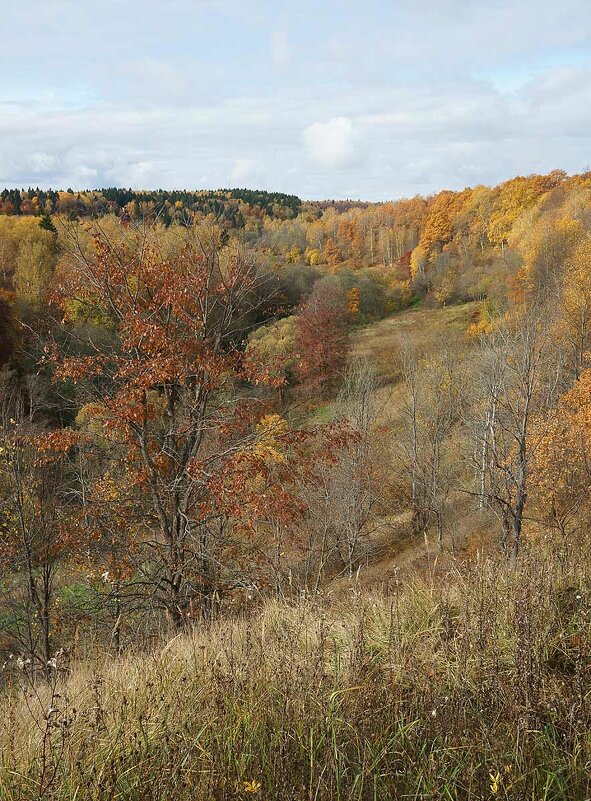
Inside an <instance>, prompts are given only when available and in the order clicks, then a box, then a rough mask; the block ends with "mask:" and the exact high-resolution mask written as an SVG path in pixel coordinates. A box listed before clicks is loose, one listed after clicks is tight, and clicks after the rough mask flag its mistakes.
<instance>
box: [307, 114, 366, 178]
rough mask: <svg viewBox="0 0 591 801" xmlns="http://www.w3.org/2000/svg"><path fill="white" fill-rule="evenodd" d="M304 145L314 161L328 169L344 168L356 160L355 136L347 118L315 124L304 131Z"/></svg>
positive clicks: (335, 118) (334, 118) (337, 118)
mask: <svg viewBox="0 0 591 801" xmlns="http://www.w3.org/2000/svg"><path fill="white" fill-rule="evenodd" d="M304 144H305V145H306V148H307V150H308V154H309V155H310V157H311V158H312V159H314V161H317V162H318V163H320V164H323V165H326V166H328V167H344V166H346V165H348V164H352V163H353V162H354V161H355V160H356V151H355V134H354V131H353V123H352V122H351V120H350V119H349V117H333V118H332V119H331V120H329V121H328V122H315V123H314V124H313V125H310V126H309V127H308V128H306V130H305V131H304Z"/></svg>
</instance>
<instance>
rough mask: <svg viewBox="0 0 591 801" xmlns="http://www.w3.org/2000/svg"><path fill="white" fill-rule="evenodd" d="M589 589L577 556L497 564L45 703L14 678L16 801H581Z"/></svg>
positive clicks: (174, 644) (8, 746)
mask: <svg viewBox="0 0 591 801" xmlns="http://www.w3.org/2000/svg"><path fill="white" fill-rule="evenodd" d="M590 579H591V560H589V558H588V557H587V556H582V555H580V554H577V555H576V556H575V555H566V554H560V555H551V556H549V557H547V558H541V557H536V558H534V557H528V558H526V559H524V560H523V562H522V564H521V566H520V567H519V568H518V569H517V570H515V571H510V570H509V569H508V568H506V567H505V566H504V565H502V564H500V563H498V562H495V561H491V560H487V561H482V562H477V563H474V564H473V565H471V566H469V567H465V568H463V569H462V570H461V571H460V570H459V569H457V570H453V571H451V572H450V573H449V575H447V576H446V577H441V576H438V577H431V578H429V577H428V578H427V579H424V580H419V579H415V580H414V581H413V582H412V583H410V584H408V585H406V586H402V585H401V584H399V583H397V582H396V581H392V582H391V583H390V587H389V590H388V591H387V592H386V593H383V594H380V595H371V594H358V593H356V592H354V590H353V589H352V590H351V593H350V597H349V599H346V600H339V601H332V602H331V601H330V600H329V599H326V598H325V599H318V600H310V601H303V602H302V603H300V604H295V605H294V604H287V603H283V602H269V603H267V604H266V605H265V606H264V607H263V608H262V609H261V610H260V611H259V612H257V614H256V615H255V616H253V617H250V618H246V617H244V618H234V619H221V620H219V621H217V622H215V623H214V624H212V625H211V626H210V627H209V628H207V629H202V630H195V631H194V632H193V633H192V634H185V635H182V636H179V637H177V638H175V639H173V640H171V641H170V642H169V643H168V644H166V645H164V646H163V647H162V648H160V649H158V650H157V651H156V652H153V653H150V654H145V653H142V652H141V651H138V652H137V653H135V654H130V655H127V656H125V657H123V658H121V659H114V658H112V657H110V656H108V655H103V656H102V657H101V656H100V655H97V656H96V658H95V659H94V660H93V661H89V662H85V663H81V664H75V665H73V666H72V667H71V669H70V670H68V671H63V672H60V671H57V672H54V678H53V679H52V681H51V682H50V683H49V684H47V683H43V682H37V683H34V682H32V681H31V680H29V679H27V678H26V677H25V675H24V672H23V671H19V670H18V669H15V670H14V671H12V678H13V679H14V684H13V686H12V688H11V689H10V690H9V691H7V692H6V697H5V700H4V705H3V707H4V716H3V719H2V721H1V723H0V751H1V757H0V798H1V799H10V800H11V801H16V799H37V798H44V799H63V800H64V801H65V800H66V799H68V800H72V801H73V799H77V801H80V800H81V799H97V801H98V799H101V801H102V799H130V800H131V799H137V801H148V800H149V801H156V799H158V801H165V799H168V800H170V801H172V800H173V799H174V801H189V799H191V801H201V800H203V801H210V799H219V800H220V801H221V799H236V798H247V797H249V796H253V797H257V796H258V797H259V798H261V799H277V801H279V799H281V801H289V800H290V799H309V800H312V799H317V800H318V801H321V800H322V799H360V800H361V799H380V801H381V800H382V799H393V800H394V799H471V800H473V801H476V799H489V798H503V799H515V801H524V800H525V799H532V800H534V799H535V801H539V800H540V799H544V800H545V801H557V800H558V799H563V800H564V801H566V800H567V799H568V801H579V800H580V801H583V799H588V798H589V797H590V795H591V739H590V738H591V704H590V703H589V701H590V698H591V696H590V692H591V670H590V668H591V665H590V661H589V660H590V654H589V649H590V646H591V631H590V628H591V584H590ZM49 710H51V711H49Z"/></svg>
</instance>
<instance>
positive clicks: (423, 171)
mask: <svg viewBox="0 0 591 801" xmlns="http://www.w3.org/2000/svg"><path fill="white" fill-rule="evenodd" d="M0 4H1V6H2V13H1V15H0V18H1V25H0V31H1V33H2V46H1V48H0V186H7V187H22V186H24V187H28V186H29V185H32V186H39V187H43V188H47V187H53V188H64V189H65V188H68V187H71V188H73V189H76V190H82V189H85V188H98V187H104V186H126V187H127V186H130V187H133V188H136V189H148V188H151V189H156V188H164V189H172V188H185V189H216V188H221V187H249V188H253V189H268V190H275V191H281V192H289V193H293V194H297V195H299V196H300V197H302V198H305V199H322V198H352V199H364V200H374V201H380V200H386V199H395V198H399V197H408V196H412V195H415V194H417V193H420V194H430V193H433V192H436V191H438V190H440V189H443V188H451V189H459V188H462V187H464V186H474V185H476V184H481V183H484V184H495V183H498V182H499V181H501V180H505V179H507V178H509V177H511V176H514V175H527V174H530V173H534V172H549V171H550V170H552V169H557V168H560V169H564V170H566V171H567V172H570V173H573V172H581V171H583V170H585V169H588V168H589V167H590V166H591V0H551V1H550V0H405V2H401V1H400V0H297V2H296V0H274V2H268V0H250V2H248V0H242V2H239V1H238V0H221V1H218V0H100V2H99V1H98V0H28V1H27V2H26V3H25V2H20V3H16V2H11V1H10V0H0Z"/></svg>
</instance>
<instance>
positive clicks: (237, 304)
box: [47, 228, 266, 626]
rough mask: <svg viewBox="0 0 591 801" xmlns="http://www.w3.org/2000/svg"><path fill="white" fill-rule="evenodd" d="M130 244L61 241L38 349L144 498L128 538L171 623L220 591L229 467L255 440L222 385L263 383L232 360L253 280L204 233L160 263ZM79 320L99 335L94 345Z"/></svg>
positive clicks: (244, 414)
mask: <svg viewBox="0 0 591 801" xmlns="http://www.w3.org/2000/svg"><path fill="white" fill-rule="evenodd" d="M130 236H131V238H126V239H125V241H122V242H117V241H112V240H107V239H106V238H105V237H104V236H102V235H101V234H100V233H98V234H97V235H96V238H95V246H94V252H90V253H89V252H87V251H86V250H84V249H80V248H76V247H75V244H76V243H75V242H73V243H72V244H71V255H70V258H69V259H68V261H67V262H64V264H63V265H62V267H61V271H60V274H59V276H58V280H57V282H56V286H55V291H54V302H55V303H57V304H58V305H59V306H60V308H61V313H62V314H63V315H64V318H65V322H66V331H67V332H68V333H69V337H68V338H67V339H66V340H64V339H63V337H62V339H61V341H60V342H56V343H54V345H53V347H51V348H48V351H47V360H48V361H49V362H50V363H52V364H54V366H55V377H56V380H57V381H62V382H70V383H72V384H74V385H76V386H77V387H78V391H79V397H80V398H81V400H83V401H84V402H85V403H86V404H90V409H91V411H92V414H93V415H94V417H95V418H96V421H97V423H98V424H99V426H100V428H101V431H102V436H103V437H105V438H107V439H108V440H110V441H115V442H116V443H117V444H118V447H119V448H120V450H121V457H120V458H121V459H122V460H124V462H125V464H126V466H127V470H128V473H127V483H128V485H129V486H136V487H137V488H138V495H140V494H141V495H143V498H144V499H145V502H146V503H145V525H144V530H143V533H142V535H141V536H142V537H143V545H144V546H145V548H146V549H147V551H148V552H149V554H150V564H151V586H152V587H153V592H154V597H155V600H156V601H157V603H159V604H161V605H162V607H163V608H164V609H165V610H166V611H167V613H168V615H169V617H170V619H171V621H172V622H173V623H174V624H175V625H177V626H178V625H181V624H182V623H183V621H185V620H186V619H187V615H189V614H191V610H192V609H193V605H194V604H195V603H197V604H198V605H200V608H201V609H202V610H203V611H206V610H207V607H208V605H209V604H210V603H211V599H212V597H213V594H214V593H215V592H217V591H218V590H219V589H220V586H219V580H220V574H221V572H222V571H223V563H222V560H223V552H224V548H225V547H226V546H227V544H228V541H229V537H230V534H231V530H232V523H231V518H232V510H233V509H234V507H236V502H235V496H234V494H233V493H236V492H238V491H239V487H238V486H234V485H233V484H232V481H231V475H230V465H231V463H232V457H234V456H236V454H237V453H239V452H242V451H243V450H244V449H245V448H246V447H247V445H248V443H250V442H252V440H253V436H255V435H254V434H253V432H252V428H251V423H252V422H253V418H254V419H256V408H257V405H256V403H254V402H253V399H252V398H250V397H249V396H248V393H236V392H235V389H236V385H237V382H239V381H244V380H246V379H249V380H251V381H254V382H257V381H263V380H265V378H266V376H265V375H263V374H262V373H260V372H259V373H255V374H252V373H249V372H248V371H247V370H246V368H245V367H244V364H243V355H242V342H243V339H244V336H245V330H244V327H245V321H246V320H247V319H248V315H249V314H250V313H251V312H252V307H253V298H255V299H256V298H257V297H259V296H260V295H259V293H257V291H256V290H257V288H258V287H259V286H260V283H261V282H262V281H264V280H265V279H264V277H261V275H260V274H259V273H258V272H257V268H256V265H255V263H254V262H253V261H252V260H250V259H249V258H248V257H247V256H246V255H245V253H244V252H243V251H242V250H241V249H239V248H235V247H231V246H226V247H224V246H221V245H220V243H219V239H218V235H217V233H216V232H215V231H208V230H200V231H191V232H189V241H188V242H187V244H186V246H184V247H183V248H182V250H181V251H180V252H179V253H178V255H176V256H175V257H174V258H168V259H167V258H165V257H163V256H161V255H160V254H159V253H158V251H157V250H155V249H154V247H153V246H152V245H151V243H150V241H149V229H148V228H146V229H145V230H144V231H143V232H141V231H139V230H138V231H136V232H133V233H132V234H131V235H130ZM92 320H100V321H101V322H102V326H103V327H106V329H107V330H108V331H109V332H110V335H109V336H106V337H105V336H102V337H101V336H97V332H96V330H95V329H94V327H93V326H92V325H89V323H90V322H91V321H92ZM221 474H224V475H225V480H224V482H222V483H220V481H219V477H220V475H221ZM216 489H219V490H220V492H221V490H222V489H223V493H222V494H221V495H217V494H216ZM140 491H141V492H140Z"/></svg>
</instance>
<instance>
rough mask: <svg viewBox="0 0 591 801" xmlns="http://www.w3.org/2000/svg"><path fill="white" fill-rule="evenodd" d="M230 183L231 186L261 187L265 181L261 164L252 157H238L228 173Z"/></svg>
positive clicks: (264, 184)
mask: <svg viewBox="0 0 591 801" xmlns="http://www.w3.org/2000/svg"><path fill="white" fill-rule="evenodd" d="M230 184H231V186H233V187H252V188H253V189H255V188H256V189H263V188H264V187H265V186H266V184H267V181H266V178H265V172H264V170H263V168H262V165H261V164H260V163H259V162H258V161H255V160H254V159H238V160H237V161H236V163H235V164H234V169H233V170H232V172H231V173H230Z"/></svg>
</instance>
